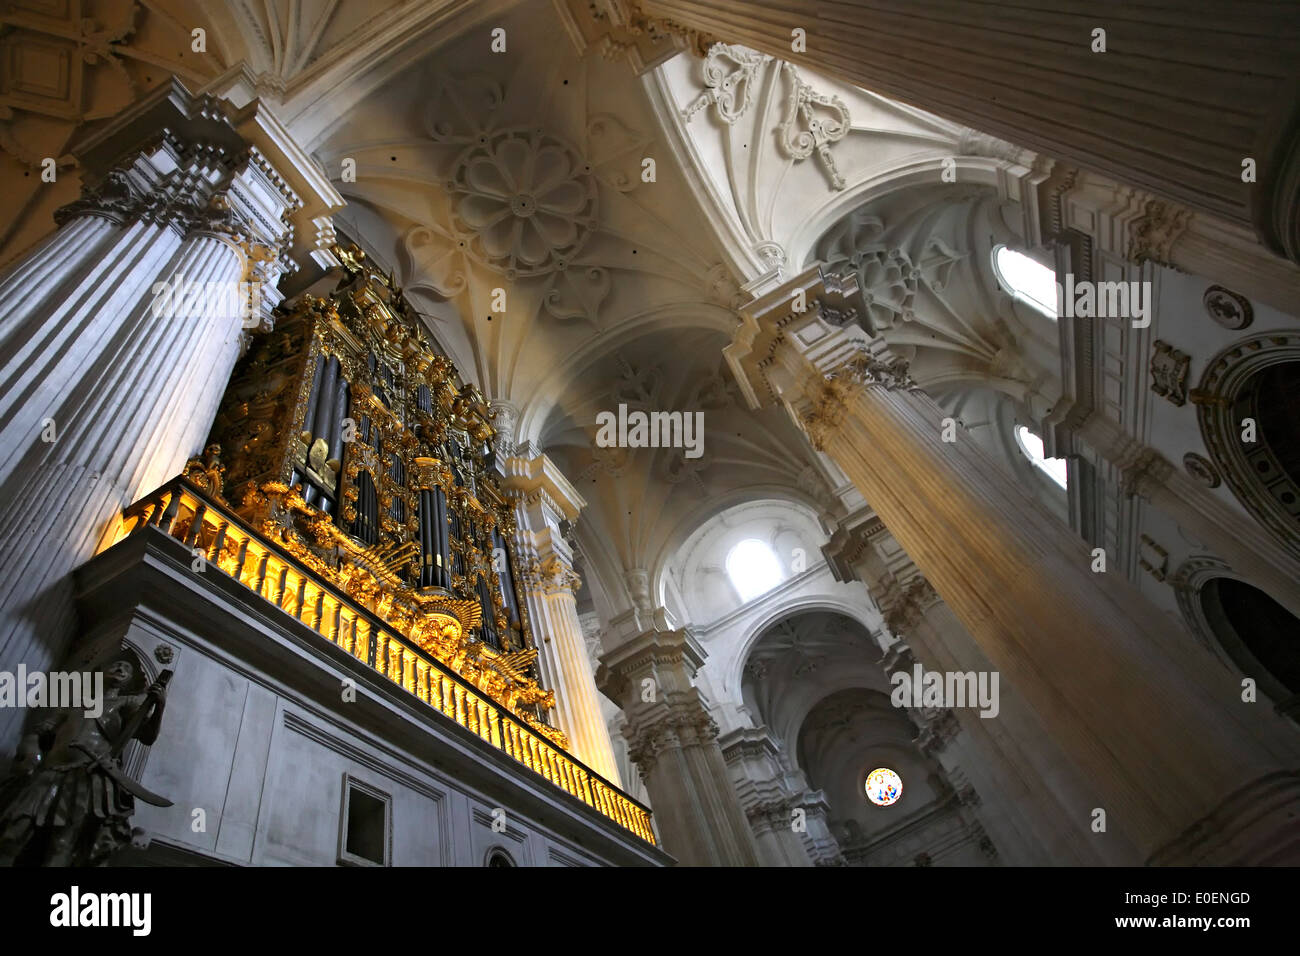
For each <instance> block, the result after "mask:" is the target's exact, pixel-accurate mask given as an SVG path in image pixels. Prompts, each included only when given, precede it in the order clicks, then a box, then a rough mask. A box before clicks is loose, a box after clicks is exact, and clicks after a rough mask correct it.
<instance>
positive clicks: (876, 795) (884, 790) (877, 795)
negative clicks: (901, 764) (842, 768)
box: [867, 767, 903, 807]
mask: <svg viewBox="0 0 1300 956" xmlns="http://www.w3.org/2000/svg"><path fill="white" fill-rule="evenodd" d="M902 795H903V778H902V777H900V776H899V775H898V774H896V773H894V771H892V770H889V769H887V768H885V767H878V768H876V769H875V770H873V771H871V773H869V774H867V799H868V800H870V801H871V802H872V803H874V804H875V805H876V806H878V807H892V806H893V805H894V804H895V803H897V802H898V799H899V798H900V797H901V796H902Z"/></svg>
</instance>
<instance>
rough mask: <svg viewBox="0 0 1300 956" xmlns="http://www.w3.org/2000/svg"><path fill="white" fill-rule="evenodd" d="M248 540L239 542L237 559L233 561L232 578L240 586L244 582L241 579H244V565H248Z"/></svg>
mask: <svg viewBox="0 0 1300 956" xmlns="http://www.w3.org/2000/svg"><path fill="white" fill-rule="evenodd" d="M249 540H250V539H249V538H245V539H244V540H243V541H241V542H240V543H239V557H237V558H236V559H235V573H234V578H235V580H236V581H238V582H239V583H240V584H243V583H244V580H243V577H244V565H245V564H247V563H248V542H249Z"/></svg>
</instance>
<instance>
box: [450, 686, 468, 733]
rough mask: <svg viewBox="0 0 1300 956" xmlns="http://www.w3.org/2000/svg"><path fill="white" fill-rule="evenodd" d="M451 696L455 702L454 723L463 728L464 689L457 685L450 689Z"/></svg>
mask: <svg viewBox="0 0 1300 956" xmlns="http://www.w3.org/2000/svg"><path fill="white" fill-rule="evenodd" d="M452 695H453V697H454V698H455V700H456V723H458V724H460V725H461V726H462V727H464V726H465V688H463V687H461V686H460V685H459V684H457V685H456V686H455V687H454V688H452Z"/></svg>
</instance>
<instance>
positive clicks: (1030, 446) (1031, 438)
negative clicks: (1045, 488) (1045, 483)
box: [1016, 425, 1066, 488]
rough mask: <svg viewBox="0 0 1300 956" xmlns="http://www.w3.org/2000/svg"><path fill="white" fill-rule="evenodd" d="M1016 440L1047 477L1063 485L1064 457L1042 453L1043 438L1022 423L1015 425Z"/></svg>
mask: <svg viewBox="0 0 1300 956" xmlns="http://www.w3.org/2000/svg"><path fill="white" fill-rule="evenodd" d="M1016 441H1017V442H1019V444H1020V449H1021V451H1023V452H1024V453H1025V457H1027V458H1028V459H1029V460H1030V461H1032V462H1033V463H1034V465H1035V466H1037V467H1038V468H1041V469H1042V470H1043V472H1044V473H1045V474H1046V475H1047V477H1048V478H1051V479H1052V481H1054V482H1056V483H1057V484H1058V485H1060V486H1061V487H1062V488H1064V487H1065V481H1066V478H1065V474H1066V469H1065V459H1064V458H1048V457H1047V456H1046V455H1045V454H1044V453H1043V440H1042V439H1041V438H1039V437H1038V436H1037V435H1035V434H1034V433H1033V432H1031V431H1030V430H1029V429H1028V428H1026V427H1025V426H1024V425H1017V426H1016Z"/></svg>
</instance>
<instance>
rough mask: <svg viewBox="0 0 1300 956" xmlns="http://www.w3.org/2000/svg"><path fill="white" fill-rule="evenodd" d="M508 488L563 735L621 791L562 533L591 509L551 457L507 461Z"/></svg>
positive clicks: (537, 637)
mask: <svg viewBox="0 0 1300 956" xmlns="http://www.w3.org/2000/svg"><path fill="white" fill-rule="evenodd" d="M502 464H503V470H504V472H505V481H504V482H503V487H504V488H505V490H506V493H507V494H508V495H509V496H510V497H511V499H512V500H513V501H514V502H515V518H516V524H517V525H518V532H517V538H516V542H515V544H516V546H517V553H518V557H519V565H520V567H519V568H518V573H519V579H520V582H521V583H522V584H523V586H524V597H525V602H526V604H527V608H526V610H527V613H528V618H529V623H530V625H531V629H532V634H533V641H534V643H535V644H536V645H537V651H538V658H539V660H540V662H541V668H542V674H543V676H544V678H545V682H546V685H547V687H548V689H550V690H553V691H554V692H555V710H556V713H557V715H558V723H559V725H560V729H561V730H563V731H564V732H565V733H566V734H568V735H569V744H570V747H571V749H572V751H573V754H574V756H576V757H577V758H578V759H579V760H581V761H582V762H583V763H585V764H586V765H587V766H588V767H590V768H591V769H592V770H595V771H596V772H597V773H598V774H600V775H601V776H602V777H604V778H605V779H606V780H608V781H610V782H611V783H613V784H615V785H616V786H620V787H621V786H622V783H621V782H620V779H619V772H618V763H617V762H616V761H615V759H614V748H613V745H612V744H611V743H610V739H609V727H608V726H607V725H606V724H605V718H604V715H603V714H602V713H601V709H600V699H599V698H598V697H597V694H598V693H599V692H598V691H597V690H596V678H595V672H594V669H593V667H592V664H591V659H590V658H589V657H588V656H587V642H586V640H585V639H584V638H583V635H582V621H581V619H580V618H579V617H578V603H577V594H576V592H577V589H578V587H579V586H580V584H581V582H580V581H579V579H578V575H577V574H576V573H575V572H574V570H573V554H572V551H571V549H570V548H569V544H568V542H567V541H565V540H564V536H563V535H562V534H561V533H560V523H561V522H562V521H566V520H567V521H570V522H572V521H575V520H576V519H577V517H578V512H579V511H581V510H582V507H583V506H584V505H585V504H586V502H585V501H583V499H582V496H581V495H579V494H578V492H577V489H575V488H574V487H573V485H572V484H570V483H569V480H568V479H567V478H565V477H564V475H563V474H562V473H561V472H560V470H559V469H558V468H556V467H555V464H554V463H553V462H552V461H551V460H550V459H549V458H547V457H546V456H545V455H541V454H539V455H535V456H533V457H531V458H518V457H517V458H509V459H506V460H505V461H504V462H503V463H502Z"/></svg>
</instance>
